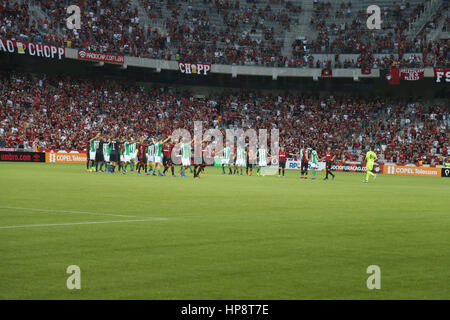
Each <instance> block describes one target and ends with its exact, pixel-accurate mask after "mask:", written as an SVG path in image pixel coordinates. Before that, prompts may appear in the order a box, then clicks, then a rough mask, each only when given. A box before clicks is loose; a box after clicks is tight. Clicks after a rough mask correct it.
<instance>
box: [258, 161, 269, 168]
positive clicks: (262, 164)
mask: <svg viewBox="0 0 450 320" xmlns="http://www.w3.org/2000/svg"><path fill="white" fill-rule="evenodd" d="M258 166H260V167H267V161H261V162H260V163H259V164H258Z"/></svg>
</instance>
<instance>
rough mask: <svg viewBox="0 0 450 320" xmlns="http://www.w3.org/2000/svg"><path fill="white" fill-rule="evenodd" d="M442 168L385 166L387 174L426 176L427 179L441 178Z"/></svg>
mask: <svg viewBox="0 0 450 320" xmlns="http://www.w3.org/2000/svg"><path fill="white" fill-rule="evenodd" d="M441 171H442V170H441V168H429V167H415V166H414V167H412V166H397V165H393V164H392V165H391V164H389V165H385V166H384V173H385V174H394V175H402V176H425V177H440V176H441Z"/></svg>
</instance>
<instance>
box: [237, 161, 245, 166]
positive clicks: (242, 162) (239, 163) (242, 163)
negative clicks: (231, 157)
mask: <svg viewBox="0 0 450 320" xmlns="http://www.w3.org/2000/svg"><path fill="white" fill-rule="evenodd" d="M236 165H237V166H238V167H245V160H236Z"/></svg>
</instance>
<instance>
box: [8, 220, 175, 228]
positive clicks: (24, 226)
mask: <svg viewBox="0 0 450 320" xmlns="http://www.w3.org/2000/svg"><path fill="white" fill-rule="evenodd" d="M165 220H168V219H167V218H148V219H134V220H106V221H84V222H67V223H45V224H23V225H15V226H0V229H18V228H35V227H60V226H76V225H88V224H108V223H125V222H149V221H165Z"/></svg>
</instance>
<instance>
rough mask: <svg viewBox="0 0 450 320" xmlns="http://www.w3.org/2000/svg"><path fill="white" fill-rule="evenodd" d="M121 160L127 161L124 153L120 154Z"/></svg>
mask: <svg viewBox="0 0 450 320" xmlns="http://www.w3.org/2000/svg"><path fill="white" fill-rule="evenodd" d="M120 162H126V160H125V155H124V154H121V155H120Z"/></svg>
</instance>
